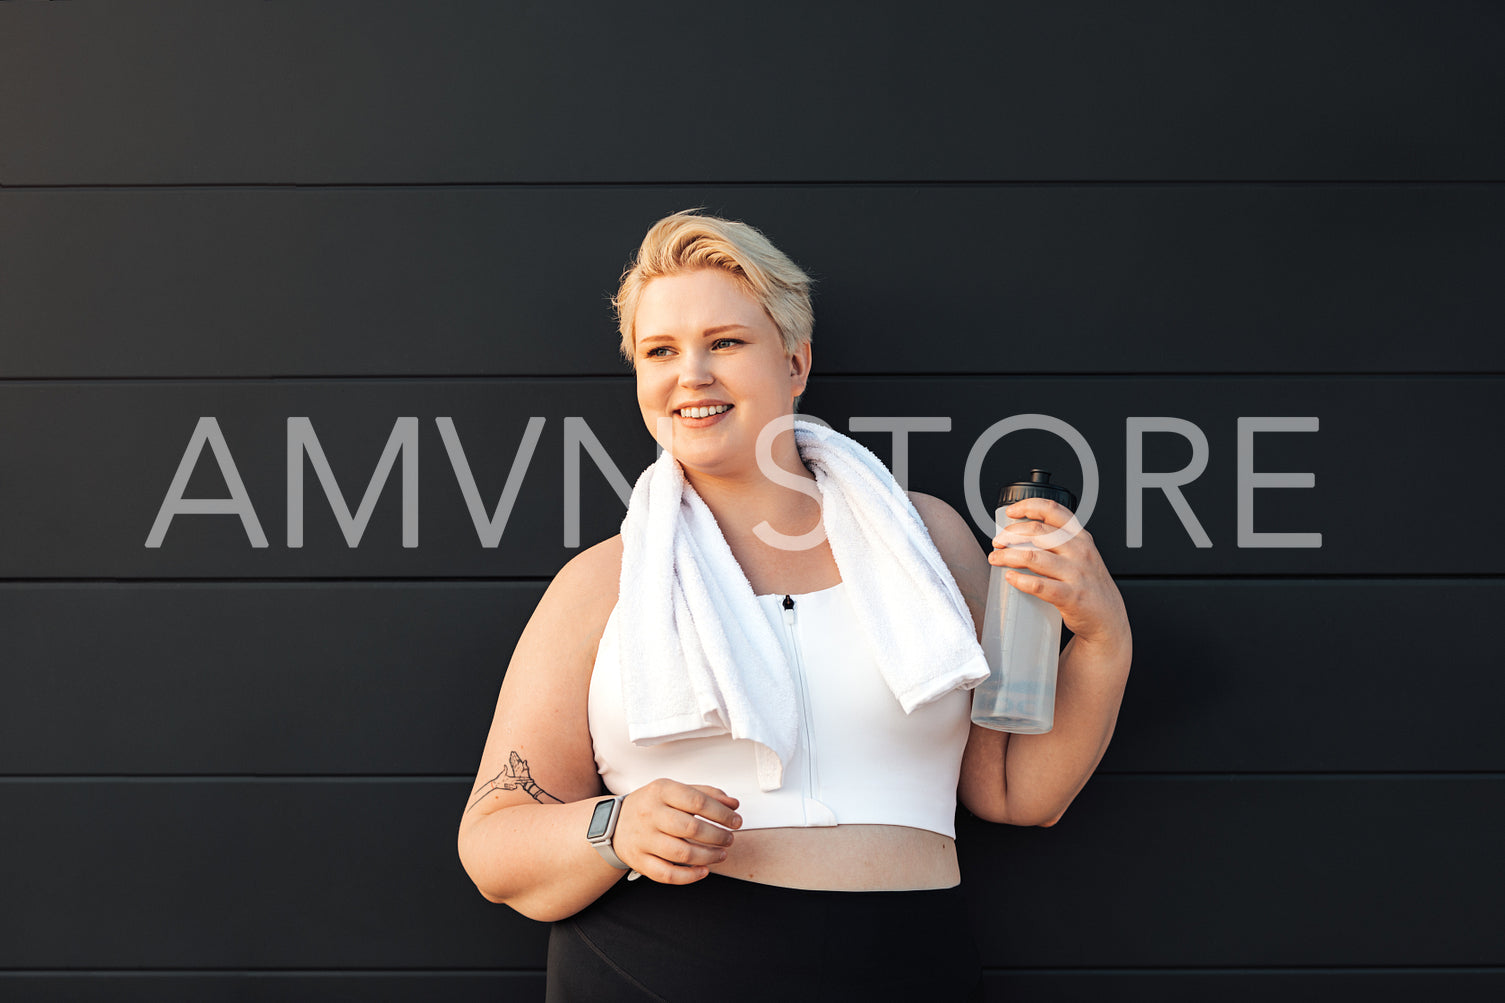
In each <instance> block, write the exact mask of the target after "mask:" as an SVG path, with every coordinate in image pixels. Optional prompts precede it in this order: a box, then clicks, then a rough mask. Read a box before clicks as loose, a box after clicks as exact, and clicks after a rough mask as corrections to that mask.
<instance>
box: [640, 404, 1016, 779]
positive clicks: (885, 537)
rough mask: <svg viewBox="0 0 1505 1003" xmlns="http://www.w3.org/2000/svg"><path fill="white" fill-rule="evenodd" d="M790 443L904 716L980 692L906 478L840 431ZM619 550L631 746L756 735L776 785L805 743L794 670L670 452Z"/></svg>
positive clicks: (982, 669) (978, 653) (797, 429)
mask: <svg viewBox="0 0 1505 1003" xmlns="http://www.w3.org/2000/svg"><path fill="white" fill-rule="evenodd" d="M794 436H795V444H796V446H797V447H798V448H799V451H800V455H801V457H802V458H803V459H804V461H805V464H806V465H807V466H808V467H809V468H810V469H811V471H812V472H813V473H814V474H815V482H816V487H817V488H818V489H819V490H820V494H821V511H822V520H823V523H824V527H825V531H826V536H827V539H829V541H830V544H831V552H832V555H833V556H834V557H835V559H836V566H837V568H838V569H839V570H840V572H841V577H842V581H843V582H844V583H845V584H846V585H848V586H849V590H850V595H851V602H852V606H853V609H854V612H855V614H856V618H857V621H858V623H859V624H860V626H861V629H862V630H863V631H864V632H865V633H866V636H867V638H868V641H869V642H870V644H871V645H872V648H873V653H874V655H875V657H876V659H877V662H878V666H879V669H880V671H881V673H882V675H883V679H884V681H885V682H886V683H887V684H888V687H889V689H890V690H891V691H892V693H893V695H894V696H895V697H896V698H897V699H898V701H899V703H900V705H901V706H902V707H903V708H904V711H905V713H909V712H911V711H913V710H914V708H916V707H918V706H920V705H921V704H924V703H927V702H929V701H931V700H934V699H936V698H937V697H939V696H941V695H942V694H944V693H947V692H950V691H951V690H954V689H970V688H972V687H973V686H976V685H977V684H978V683H979V682H981V681H982V680H983V679H985V678H986V677H987V674H988V666H987V662H986V660H985V659H984V658H983V654H982V648H981V646H979V645H978V643H977V638H976V635H975V633H974V629H973V623H972V616H971V613H970V612H969V611H968V609H967V605H966V602H965V601H964V600H963V599H962V596H961V591H960V590H959V589H958V588H957V586H956V581H955V579H954V578H952V576H951V572H950V570H949V569H948V568H947V567H946V564H945V562H944V561H943V560H942V559H941V555H940V553H939V552H938V551H937V550H936V548H935V544H934V543H933V542H932V541H931V539H930V534H929V532H928V531H927V530H926V529H925V524H924V523H923V522H922V521H921V519H920V517H919V514H918V513H917V512H916V511H915V510H914V506H913V505H911V504H910V501H909V498H908V496H907V495H906V494H905V493H904V491H903V490H902V489H901V488H900V487H899V485H898V482H896V481H895V480H894V479H893V476H892V475H891V474H889V472H888V470H887V468H885V467H884V466H883V464H882V463H881V462H880V461H879V460H878V458H877V457H876V456H874V455H873V454H872V453H871V452H870V451H868V450H867V449H866V448H865V447H863V446H862V445H861V444H860V443H858V442H856V441H854V440H852V439H850V438H848V437H847V436H844V435H842V434H841V433H839V432H836V431H834V430H832V429H829V428H826V427H824V426H822V425H817V424H815V423H813V422H807V421H796V422H795V424H794ZM622 543H623V551H622V577H621V587H620V591H619V593H618V600H617V610H616V613H617V619H618V624H617V625H618V631H619V638H618V642H619V651H620V659H621V668H622V702H623V706H624V708H625V711H626V716H627V730H628V737H629V739H630V740H631V741H632V742H634V743H635V744H637V745H642V746H650V745H655V744H657V743H660V742H668V741H673V740H676V739H684V738H701V737H706V736H711V735H722V734H730V735H731V736H732V737H733V738H737V739H748V740H750V741H753V742H756V743H758V746H759V747H758V750H757V752H758V755H757V772H758V784H759V786H760V787H761V788H762V789H763V790H765V791H768V790H776V789H778V788H779V787H780V786H782V784H783V769H784V764H785V763H787V762H788V761H789V759H790V757H791V756H792V755H793V752H794V749H795V747H796V745H797V742H798V729H799V711H798V707H797V693H796V688H795V682H794V678H793V674H792V670H791V668H790V665H789V661H788V658H787V657H786V656H785V654H784V650H783V648H782V646H781V644H780V642H779V639H778V638H777V636H776V635H775V634H774V631H773V628H772V627H771V626H770V624H769V623H768V621H767V620H766V619H765V618H764V617H763V615H762V613H761V611H760V609H759V606H758V602H757V597H756V596H754V594H753V590H752V586H751V584H750V583H749V582H748V580H747V576H746V575H744V574H743V573H742V569H741V567H740V566H738V564H737V561H736V559H735V558H734V557H733V556H732V552H731V548H730V547H729V546H727V543H726V539H725V537H723V536H722V534H721V529H720V527H719V526H717V524H716V519H715V516H713V515H712V514H711V511H710V509H709V508H708V507H707V506H706V504H705V502H704V501H703V500H702V499H701V498H700V496H699V495H698V494H696V492H695V489H694V488H693V487H691V486H690V484H689V483H688V482H687V481H686V480H685V477H684V471H683V469H682V468H681V467H680V465H679V463H678V462H677V461H676V460H675V459H674V458H673V456H672V455H671V454H670V453H668V452H665V453H664V454H663V455H662V456H660V457H659V459H658V461H657V462H655V463H654V464H653V465H651V466H650V467H648V469H647V470H645V471H643V474H642V476H641V477H639V478H638V481H637V484H636V485H635V486H634V488H633V492H632V499H631V501H630V503H629V505H628V509H627V518H626V519H625V520H624V521H623V523H622Z"/></svg>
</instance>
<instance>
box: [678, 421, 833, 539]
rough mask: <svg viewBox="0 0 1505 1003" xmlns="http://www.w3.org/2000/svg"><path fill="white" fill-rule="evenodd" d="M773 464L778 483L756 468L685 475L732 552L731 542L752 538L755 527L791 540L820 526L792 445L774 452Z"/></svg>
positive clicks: (808, 478)
mask: <svg viewBox="0 0 1505 1003" xmlns="http://www.w3.org/2000/svg"><path fill="white" fill-rule="evenodd" d="M781 445H782V444H781ZM774 463H775V464H776V466H777V471H775V472H774V473H776V475H777V476H778V477H779V480H777V481H776V480H774V479H772V478H771V477H770V476H769V474H768V473H766V472H765V471H764V470H762V469H761V468H759V467H756V466H755V467H753V468H751V469H748V470H743V471H739V472H738V473H736V474H709V473H706V472H704V471H691V470H686V471H685V480H687V481H688V482H689V483H690V486H691V487H693V488H694V489H695V493H696V494H698V495H700V497H701V500H703V501H704V502H705V503H706V507H707V508H709V509H710V510H711V514H712V515H714V516H715V517H716V524H717V525H718V526H720V527H721V532H722V535H724V536H725V537H726V539H727V542H728V543H730V544H733V550H734V551H735V550H736V549H737V548H736V545H735V541H742V540H748V539H756V536H755V534H754V532H753V530H754V527H756V526H759V525H761V524H763V523H765V522H766V523H767V524H768V525H769V526H770V527H771V528H772V529H773V530H775V531H776V532H777V533H781V534H783V535H785V536H791V537H795V536H800V535H802V534H805V533H808V532H809V531H810V530H812V529H814V528H815V526H816V525H817V524H818V523H819V522H820V495H819V492H818V490H817V488H816V487H815V475H814V474H813V473H811V472H810V469H809V468H808V467H806V466H805V464H804V462H803V461H802V460H801V459H800V455H799V451H798V450H797V449H795V448H794V444H793V442H792V441H790V442H789V444H788V446H787V448H782V449H781V448H775V450H774ZM780 482H782V483H780ZM795 485H803V488H801V487H797V486H795Z"/></svg>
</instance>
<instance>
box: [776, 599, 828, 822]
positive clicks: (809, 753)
mask: <svg viewBox="0 0 1505 1003" xmlns="http://www.w3.org/2000/svg"><path fill="white" fill-rule="evenodd" d="M782 605H783V607H784V631H785V633H787V634H788V635H789V650H790V651H791V652H793V654H794V657H793V658H792V659H791V662H792V664H793V667H794V678H795V682H796V683H798V684H799V688H800V732H801V734H802V735H803V736H804V740H805V797H807V798H811V799H814V800H816V801H819V800H820V788H819V787H818V786H817V783H816V773H815V741H814V730H813V728H812V727H811V724H810V687H809V684H808V682H807V681H806V679H805V659H804V655H803V654H802V653H801V651H800V641H799V635H798V634H797V633H795V630H794V597H793V596H787V595H786V596H785V597H784V602H783V604H782Z"/></svg>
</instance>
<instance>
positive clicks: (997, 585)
mask: <svg viewBox="0 0 1505 1003" xmlns="http://www.w3.org/2000/svg"><path fill="white" fill-rule="evenodd" d="M1025 498H1049V499H1051V500H1052V501H1057V502H1060V503H1061V504H1062V505H1065V506H1066V507H1067V508H1069V509H1071V510H1072V511H1073V512H1075V511H1076V504H1077V501H1076V496H1075V495H1073V494H1072V493H1071V492H1070V491H1068V490H1066V489H1065V488H1063V487H1061V486H1060V485H1057V484H1052V483H1050V471H1048V470H1039V469H1035V470H1031V471H1030V479H1029V480H1027V481H1016V482H1015V483H1013V484H1010V485H1009V486H1008V487H1006V488H1004V489H1003V493H1002V494H1001V495H1000V497H999V499H998V511H997V512H995V513H994V519H995V520H996V522H997V526H998V529H999V531H1000V532H1001V531H1002V530H1003V529H1004V528H1005V527H1006V526H1007V525H1010V524H1012V523H1015V522H1022V521H1025V520H1020V519H1010V518H1007V517H1006V516H1004V514H1003V510H1004V509H1006V508H1008V507H1009V506H1010V505H1012V504H1014V503H1015V502H1017V501H1023V500H1024V499H1025ZM1012 547H1015V548H1028V547H1031V545H1030V544H1028V543H1016V544H1013V545H1012ZM1011 549H1012V548H1011ZM1005 570H1006V569H1004V568H1000V567H998V566H997V565H994V566H993V567H992V568H991V569H990V574H989V576H988V608H987V611H986V612H985V614H984V616H983V627H982V651H983V654H984V655H986V656H987V659H988V668H989V669H990V670H991V671H990V672H989V673H988V678H987V679H984V680H983V681H982V683H981V684H979V685H978V686H977V687H976V688H975V689H973V691H972V722H973V723H974V724H978V725H981V726H982V727H984V728H992V729H993V730H994V731H1010V732H1014V733H1015V734H1019V735H1038V734H1041V733H1042V732H1047V731H1049V730H1050V729H1051V727H1052V726H1053V725H1054V724H1055V710H1056V667H1057V663H1058V661H1059V659H1060V654H1061V613H1060V611H1059V610H1057V609H1056V608H1055V607H1054V606H1052V605H1051V604H1050V603H1048V602H1046V601H1045V600H1044V599H1041V598H1039V597H1037V596H1032V595H1029V594H1027V593H1024V592H1020V591H1019V590H1018V589H1016V588H1014V586H1012V585H1010V584H1009V583H1008V582H1007V581H1006V580H1005V579H1004V577H1003V573H1004V571H1005ZM1015 570H1020V571H1022V570H1023V569H1018V568H1016V569H1015ZM1024 573H1025V574H1031V573H1032V572H1028V571H1025V572H1024Z"/></svg>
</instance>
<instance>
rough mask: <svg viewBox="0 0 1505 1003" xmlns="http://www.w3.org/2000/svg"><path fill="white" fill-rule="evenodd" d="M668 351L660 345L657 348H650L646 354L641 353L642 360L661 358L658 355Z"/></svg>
mask: <svg viewBox="0 0 1505 1003" xmlns="http://www.w3.org/2000/svg"><path fill="white" fill-rule="evenodd" d="M668 351H669V350H668V349H667V348H665V347H664V346H662V345H660V346H659V347H658V348H650V349H648V351H646V352H644V353H643V357H644V358H648V359H657V358H661V357H662V355H661V354H660V353H664V354H667V353H668Z"/></svg>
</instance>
